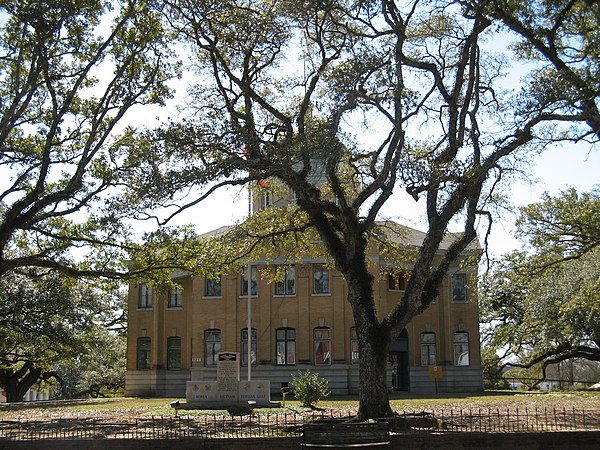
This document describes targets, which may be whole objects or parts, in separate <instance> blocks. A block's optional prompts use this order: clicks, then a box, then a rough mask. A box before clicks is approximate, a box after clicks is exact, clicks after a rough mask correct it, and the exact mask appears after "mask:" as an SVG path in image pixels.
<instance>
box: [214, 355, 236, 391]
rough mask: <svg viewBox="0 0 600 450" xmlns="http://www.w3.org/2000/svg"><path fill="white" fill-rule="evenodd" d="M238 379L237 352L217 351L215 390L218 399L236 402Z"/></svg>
mask: <svg viewBox="0 0 600 450" xmlns="http://www.w3.org/2000/svg"><path fill="white" fill-rule="evenodd" d="M239 381H240V365H239V353H234V352H221V353H219V354H218V355H217V390H218V395H219V400H220V401H222V402H225V403H227V402H233V403H237V401H238V385H239Z"/></svg>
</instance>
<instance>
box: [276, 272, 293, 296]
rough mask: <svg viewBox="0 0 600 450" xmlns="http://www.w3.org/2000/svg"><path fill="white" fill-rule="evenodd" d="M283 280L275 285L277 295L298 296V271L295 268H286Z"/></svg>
mask: <svg viewBox="0 0 600 450" xmlns="http://www.w3.org/2000/svg"><path fill="white" fill-rule="evenodd" d="M283 271H284V273H283V280H282V281H277V282H276V283H275V295H295V294H296V269H295V268H294V266H285V267H284V269H283Z"/></svg>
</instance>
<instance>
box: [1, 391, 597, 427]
mask: <svg viewBox="0 0 600 450" xmlns="http://www.w3.org/2000/svg"><path fill="white" fill-rule="evenodd" d="M174 400H178V399H174V398H126V397H123V398H107V399H86V400H56V401H45V402H35V403H12V404H9V403H4V404H0V420H7V419H17V418H20V419H30V420H31V419H33V420H35V419H52V418H73V417H96V418H104V419H110V418H112V419H122V418H135V417H150V416H165V415H175V414H176V412H175V410H174V409H173V408H171V406H170V403H171V402H172V401H174ZM275 400H277V399H275ZM390 403H391V405H392V409H394V411H396V412H399V413H401V412H403V411H407V412H416V411H450V410H453V411H460V410H463V411H466V410H469V409H500V410H511V411H516V410H517V409H518V410H523V411H524V410H526V409H527V410H535V409H538V410H540V409H544V408H546V409H555V408H558V409H568V410H572V409H575V410H599V409H600V392H574V393H527V392H504V391H498V392H486V393H484V394H477V395H473V394H468V395H461V394H452V395H449V394H440V395H438V396H435V395H426V396H425V395H424V396H417V395H409V394H407V395H402V394H399V395H392V398H391V400H390ZM357 408H358V402H357V401H356V400H355V399H349V398H333V399H326V400H324V401H321V402H320V403H319V404H318V409H319V411H339V412H343V413H347V414H352V413H355V412H356V410H357ZM312 411H313V410H311V409H310V408H305V407H302V406H301V405H300V403H299V402H297V401H294V400H292V401H289V400H288V401H287V402H286V405H285V408H261V409H258V410H255V411H254V413H255V414H274V413H286V412H293V413H310V412H312ZM182 414H190V415H215V414H217V415H220V414H224V415H227V414H228V412H227V411H225V410H215V411H212V410H211V411H209V410H203V411H196V410H191V411H185V410H182V411H179V415H182Z"/></svg>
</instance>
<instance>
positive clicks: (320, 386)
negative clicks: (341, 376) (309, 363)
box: [292, 370, 329, 407]
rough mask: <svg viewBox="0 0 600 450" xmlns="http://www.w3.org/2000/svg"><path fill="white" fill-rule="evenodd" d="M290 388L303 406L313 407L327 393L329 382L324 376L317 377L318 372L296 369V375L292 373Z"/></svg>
mask: <svg viewBox="0 0 600 450" xmlns="http://www.w3.org/2000/svg"><path fill="white" fill-rule="evenodd" d="M292 389H293V390H294V396H295V397H296V399H298V400H300V401H301V402H302V405H303V406H310V407H313V406H315V405H316V404H317V403H318V402H319V400H322V399H323V398H325V397H327V396H328V395H329V382H328V381H327V380H326V379H324V378H321V379H319V374H318V373H312V372H311V371H310V370H307V371H306V372H302V371H298V375H292Z"/></svg>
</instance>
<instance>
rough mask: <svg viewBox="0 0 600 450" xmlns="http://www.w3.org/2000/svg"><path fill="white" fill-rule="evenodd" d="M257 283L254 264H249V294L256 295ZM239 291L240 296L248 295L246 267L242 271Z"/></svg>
mask: <svg viewBox="0 0 600 450" xmlns="http://www.w3.org/2000/svg"><path fill="white" fill-rule="evenodd" d="M257 285H258V284H257V277H256V266H250V295H256V293H257ZM240 292H241V295H242V296H245V297H247V296H248V269H244V272H243V273H242V286H241V290H240Z"/></svg>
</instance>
